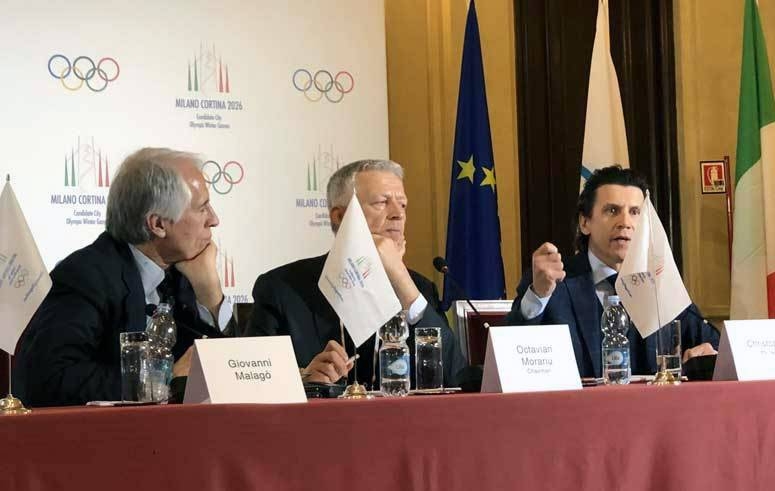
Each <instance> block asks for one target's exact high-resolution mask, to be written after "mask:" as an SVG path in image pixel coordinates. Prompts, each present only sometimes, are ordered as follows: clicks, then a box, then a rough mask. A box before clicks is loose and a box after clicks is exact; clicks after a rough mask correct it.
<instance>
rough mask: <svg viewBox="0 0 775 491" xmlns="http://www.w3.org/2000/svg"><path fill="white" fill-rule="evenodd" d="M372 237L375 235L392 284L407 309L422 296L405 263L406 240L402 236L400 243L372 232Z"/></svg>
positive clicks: (375, 242)
mask: <svg viewBox="0 0 775 491" xmlns="http://www.w3.org/2000/svg"><path fill="white" fill-rule="evenodd" d="M372 237H374V244H375V245H376V246H377V252H379V257H380V259H381V260H382V265H383V266H384V267H385V272H386V273H387V276H388V279H389V280H390V284H391V285H392V286H393V290H394V291H395V292H396V296H397V297H398V300H399V301H400V302H401V308H403V309H404V310H407V309H409V306H410V305H412V303H413V302H414V301H415V300H417V297H419V296H420V290H418V289H417V286H416V285H415V284H414V281H412V277H411V276H410V275H409V270H408V269H407V268H406V265H404V253H405V252H406V240H405V239H403V238H402V239H401V240H400V243H399V242H396V241H395V240H393V239H391V238H388V237H383V236H382V235H377V234H372Z"/></svg>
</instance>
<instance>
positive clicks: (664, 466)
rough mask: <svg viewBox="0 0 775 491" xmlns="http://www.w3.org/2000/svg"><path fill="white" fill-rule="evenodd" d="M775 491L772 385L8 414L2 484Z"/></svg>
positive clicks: (0, 452) (0, 448) (0, 435)
mask: <svg viewBox="0 0 775 491" xmlns="http://www.w3.org/2000/svg"><path fill="white" fill-rule="evenodd" d="M773 487H775V382H715V383H713V382H701V383H685V384H683V385H682V386H680V387H666V388H656V387H647V386H645V385H631V386H627V387H594V388H589V389H583V390H580V391H571V392H544V393H532V394H455V395H443V396H438V395H437V396H412V397H408V398H404V399H377V400H373V401H342V400H315V401H310V402H309V403H307V404H296V405H293V404H287V405H252V404H248V405H196V406H145V407H131V408H126V407H125V408H96V407H76V408H52V409H39V410H36V411H35V412H34V413H33V414H31V415H29V416H21V417H20V416H14V417H3V418H0V489H9V490H10V489H14V490H40V489H63V490H66V489H73V490H91V489H95V490H98V489H99V490H102V489H111V490H124V489H126V490H139V489H143V490H145V489H148V490H173V489H184V490H200V489H212V490H248V489H271V490H296V489H329V490H337V491H344V490H348V489H367V490H369V491H377V490H391V491H396V490H409V489H416V490H420V489H422V490H469V489H471V490H474V489H475V490H478V489H552V490H555V489H574V490H576V489H590V490H592V489H594V490H598V489H624V490H628V491H631V490H654V489H660V490H667V489H675V490H692V489H698V490H710V489H719V490H733V489H740V490H742V489H744V490H754V489H773Z"/></svg>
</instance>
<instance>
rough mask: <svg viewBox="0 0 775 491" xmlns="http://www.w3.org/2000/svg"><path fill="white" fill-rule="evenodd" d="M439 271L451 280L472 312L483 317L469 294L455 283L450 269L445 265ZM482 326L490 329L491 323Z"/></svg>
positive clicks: (483, 323) (484, 323)
mask: <svg viewBox="0 0 775 491" xmlns="http://www.w3.org/2000/svg"><path fill="white" fill-rule="evenodd" d="M438 271H439V272H440V273H441V274H443V275H444V278H449V281H450V283H451V284H452V286H453V287H454V288H455V290H456V292H457V294H458V295H460V296H461V297H463V300H465V301H466V303H467V304H468V306H469V307H471V310H473V311H474V313H475V314H476V315H478V316H479V317H482V313H481V312H479V309H477V308H476V307H475V306H474V304H473V303H472V302H471V300H470V299H469V298H468V294H467V293H466V292H465V291H464V290H463V288H462V287H461V286H460V285H459V284H458V282H457V281H455V278H454V277H453V276H452V275H450V274H449V267H447V266H446V265H445V266H444V267H443V268H440V269H438ZM482 326H483V327H484V328H485V329H489V328H490V323H489V322H482Z"/></svg>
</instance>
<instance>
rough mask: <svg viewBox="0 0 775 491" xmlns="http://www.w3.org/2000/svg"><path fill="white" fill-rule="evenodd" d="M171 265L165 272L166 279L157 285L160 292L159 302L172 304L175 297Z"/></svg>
mask: <svg viewBox="0 0 775 491" xmlns="http://www.w3.org/2000/svg"><path fill="white" fill-rule="evenodd" d="M171 269H172V268H171V267H170V268H168V269H167V270H166V271H165V272H164V279H163V280H162V281H161V283H159V286H157V287H156V291H157V292H158V293H159V303H167V304H170V305H172V303H173V302H174V299H175V289H174V278H173V277H172V271H171Z"/></svg>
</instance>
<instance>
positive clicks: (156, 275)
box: [129, 244, 164, 298]
mask: <svg viewBox="0 0 775 491" xmlns="http://www.w3.org/2000/svg"><path fill="white" fill-rule="evenodd" d="M129 250H130V251H132V256H134V258H135V264H136V265H137V269H138V270H139V271H140V280H141V281H142V282H143V292H144V293H145V296H146V298H147V297H148V295H150V294H151V293H152V292H155V291H156V288H157V287H158V286H159V284H160V283H161V282H162V280H164V270H163V269H162V268H161V266H159V265H158V264H156V263H155V262H153V261H151V260H150V259H149V258H148V256H146V255H145V254H143V253H142V252H141V251H140V249H138V248H137V247H135V246H133V245H132V244H129Z"/></svg>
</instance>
